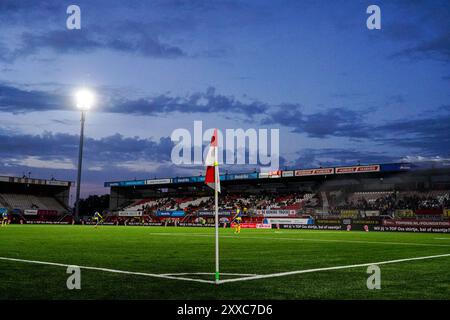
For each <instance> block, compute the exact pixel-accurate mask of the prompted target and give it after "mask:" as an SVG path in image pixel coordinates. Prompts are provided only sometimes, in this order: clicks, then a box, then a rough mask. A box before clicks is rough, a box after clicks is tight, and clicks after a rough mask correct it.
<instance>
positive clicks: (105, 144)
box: [0, 0, 450, 195]
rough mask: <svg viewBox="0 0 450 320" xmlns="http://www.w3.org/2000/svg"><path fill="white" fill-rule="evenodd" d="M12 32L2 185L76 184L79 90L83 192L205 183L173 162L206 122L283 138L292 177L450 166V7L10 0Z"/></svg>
mask: <svg viewBox="0 0 450 320" xmlns="http://www.w3.org/2000/svg"><path fill="white" fill-rule="evenodd" d="M70 4H76V5H78V6H79V7H80V8H81V30H67V29H66V19H67V14H66V8H67V6H69V5H70ZM371 4H376V5H378V6H379V7H380V8H381V21H382V22H381V30H368V29H367V27H366V19H367V17H368V16H369V15H368V14H367V13H366V8H367V7H368V6H369V5H371ZM0 30H1V32H0V152H1V161H0V174H1V175H22V174H23V173H24V172H25V173H28V172H29V171H31V172H32V176H36V177H44V178H49V177H50V176H52V175H53V176H55V177H56V178H60V179H71V180H75V168H76V158H77V148H78V133H79V125H80V123H79V117H80V114H79V112H78V111H76V110H75V107H74V102H73V97H72V96H73V92H74V90H76V88H78V87H81V86H88V87H90V88H92V89H93V90H95V92H96V93H97V95H98V97H97V100H98V101H97V102H98V103H97V104H96V106H95V108H94V109H93V110H92V111H91V112H89V114H88V116H87V123H86V144H85V147H86V153H85V163H84V165H85V166H84V169H85V170H84V173H83V180H84V183H83V193H84V195H86V194H88V193H99V192H100V193H101V192H104V190H103V188H102V184H103V181H106V180H116V179H133V178H135V177H136V178H146V177H155V176H156V177H165V176H174V175H190V174H198V173H199V170H200V168H198V167H195V168H194V167H183V168H182V167H177V166H174V165H173V164H172V163H171V161H170V152H171V149H172V146H173V144H172V142H171V141H170V135H171V133H172V131H173V130H174V129H177V128H186V129H189V130H192V128H193V122H194V120H203V122H204V127H205V128H212V127H218V128H220V129H226V128H279V129H280V139H281V141H280V142H281V145H280V151H281V157H282V165H283V167H285V166H286V167H311V166H319V165H327V164H334V165H340V164H354V163H356V162H358V161H361V162H362V163H374V162H388V161H414V162H420V161H429V160H436V161H441V162H446V161H447V160H448V159H449V158H450V90H449V88H450V2H448V1H437V0H436V1H435V0H433V1H425V0H424V1H420V0H415V1H412V0H411V1H406V0H405V1H400V0H399V1H357V0H346V1H298V0H297V1H262V0H258V1H243V0H242V1H237V0H236V1H234V0H229V1H225V0H223V1H219V0H218V1H213V0H202V1H200V0H192V1H183V0H160V1H152V0H148V1H138V0H130V1H117V0H116V1H111V0H109V1H106V0H95V1H92V0H90V1H81V0H74V1H64V0H54V1H51V0H43V1H36V0H1V1H0ZM247 169H248V168H242V167H238V166H234V167H233V168H231V170H234V171H245V170H247Z"/></svg>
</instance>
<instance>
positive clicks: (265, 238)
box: [147, 232, 450, 247]
mask: <svg viewBox="0 0 450 320" xmlns="http://www.w3.org/2000/svg"><path fill="white" fill-rule="evenodd" d="M147 234H149V235H156V236H159V235H160V236H185V237H214V235H213V234H209V233H196V234H193V233H178V232H176V233H166V232H153V233H147ZM219 238H234V239H260V240H287V241H312V242H337V243H363V244H387V245H404V246H420V247H450V244H436V243H415V242H391V241H365V240H337V239H311V238H282V237H276V238H275V237H246V236H242V235H239V236H228V235H221V236H219Z"/></svg>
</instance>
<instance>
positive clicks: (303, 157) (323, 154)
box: [289, 148, 400, 168]
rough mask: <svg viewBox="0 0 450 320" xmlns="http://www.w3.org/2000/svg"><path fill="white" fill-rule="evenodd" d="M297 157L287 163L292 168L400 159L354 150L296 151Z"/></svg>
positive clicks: (383, 154) (378, 153)
mask: <svg viewBox="0 0 450 320" xmlns="http://www.w3.org/2000/svg"><path fill="white" fill-rule="evenodd" d="M297 155H298V157H297V158H296V159H295V160H294V161H291V162H290V163H289V165H290V166H291V167H293V168H315V167H326V166H340V165H356V164H358V163H361V164H370V163H386V162H395V161H398V160H400V157H398V156H395V155H392V154H389V153H388V154H386V153H383V152H373V151H367V150H357V149H354V148H322V149H312V148H306V149H302V150H300V151H298V152H297Z"/></svg>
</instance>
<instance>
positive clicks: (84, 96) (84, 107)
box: [75, 89, 94, 221]
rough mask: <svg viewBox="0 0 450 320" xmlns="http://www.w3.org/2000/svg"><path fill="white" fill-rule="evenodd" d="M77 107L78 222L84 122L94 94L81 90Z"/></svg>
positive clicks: (76, 98)
mask: <svg viewBox="0 0 450 320" xmlns="http://www.w3.org/2000/svg"><path fill="white" fill-rule="evenodd" d="M75 100H76V105H77V108H78V109H79V110H81V131H80V146H79V149H78V172H77V193H76V197H75V220H76V221H78V216H79V210H80V208H79V202H80V183H81V166H82V163H83V141H84V120H85V118H86V112H87V111H88V110H89V109H91V107H92V105H93V104H94V94H93V93H92V92H91V91H89V90H88V89H81V90H79V91H77V93H76V94H75Z"/></svg>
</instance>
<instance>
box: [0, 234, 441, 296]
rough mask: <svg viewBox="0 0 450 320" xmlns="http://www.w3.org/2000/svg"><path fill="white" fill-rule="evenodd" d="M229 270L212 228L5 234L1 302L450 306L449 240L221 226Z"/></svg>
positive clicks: (0, 237) (0, 238)
mask: <svg viewBox="0 0 450 320" xmlns="http://www.w3.org/2000/svg"><path fill="white" fill-rule="evenodd" d="M372 264H376V265H378V267H379V268H380V270H381V288H380V289H373V290H369V289H368V288H367V279H368V277H369V276H370V275H371V274H368V273H367V268H368V266H370V265H372ZM220 265H221V273H222V275H221V282H220V283H219V284H214V274H213V272H214V229H212V228H200V227H199V228H195V227H192V228H189V227H136V226H127V227H125V226H101V227H99V228H98V229H94V227H92V226H56V225H9V226H7V227H6V228H1V229H0V299H244V300H245V299H450V272H449V271H450V269H449V268H450V235H447V234H416V233H387V232H386V233H382V232H379V233H375V232H369V233H365V232H357V231H351V232H345V231H310V230H274V229H272V230H260V229H243V230H242V232H241V234H240V235H235V234H234V233H233V230H232V229H223V228H221V229H220ZM68 266H78V267H80V273H81V289H80V290H77V289H74V290H68V288H67V285H66V281H67V279H68V277H69V276H71V274H68V273H67V267H68Z"/></svg>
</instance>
